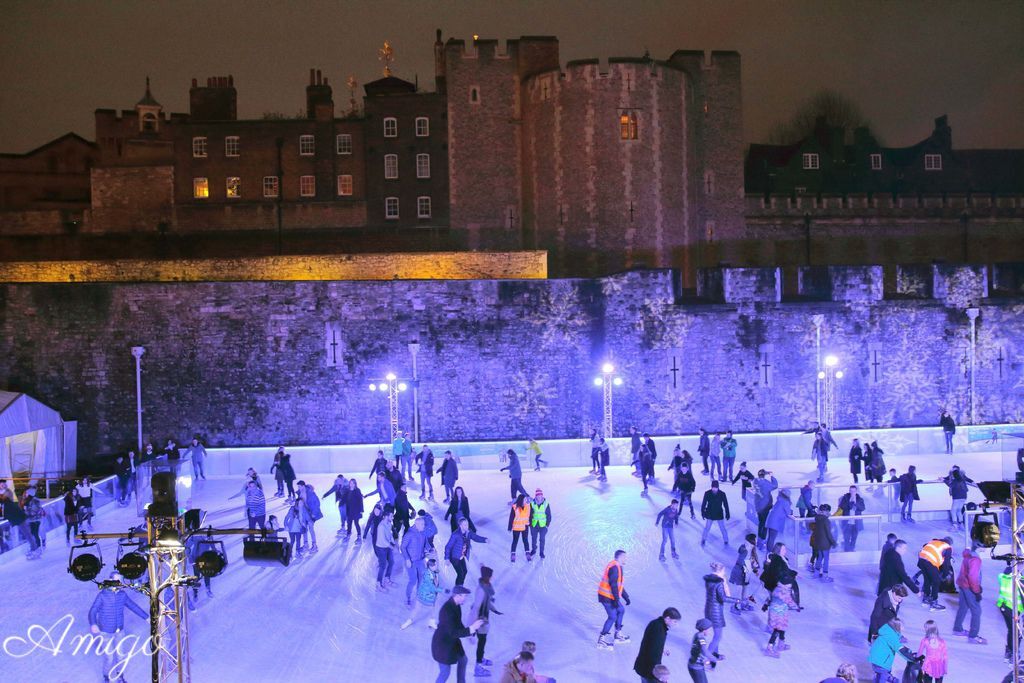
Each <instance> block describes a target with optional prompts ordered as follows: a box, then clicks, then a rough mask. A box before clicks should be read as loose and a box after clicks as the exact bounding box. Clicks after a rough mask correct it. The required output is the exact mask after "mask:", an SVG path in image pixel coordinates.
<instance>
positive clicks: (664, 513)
mask: <svg viewBox="0 0 1024 683" xmlns="http://www.w3.org/2000/svg"><path fill="white" fill-rule="evenodd" d="M678 524H679V501H678V500H675V499H673V500H672V502H671V503H669V504H668V505H667V506H666V507H665V508H663V509H662V510H661V512H659V513H658V516H657V517H655V518H654V526H657V527H661V551H660V552H659V553H658V559H659V560H661V561H662V562H664V561H665V541H671V545H672V559H673V560H678V559H679V555H677V554H676V526H678Z"/></svg>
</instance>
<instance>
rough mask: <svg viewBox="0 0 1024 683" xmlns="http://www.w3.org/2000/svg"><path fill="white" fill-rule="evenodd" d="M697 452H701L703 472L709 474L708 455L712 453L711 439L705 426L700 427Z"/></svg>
mask: <svg viewBox="0 0 1024 683" xmlns="http://www.w3.org/2000/svg"><path fill="white" fill-rule="evenodd" d="M697 453H699V454H700V460H701V465H702V468H701V471H700V473H701V474H704V475H706V474H708V456H709V455H710V454H711V439H709V438H708V432H707V430H706V429H704V428H703V427H701V428H700V439H699V440H698V441H697Z"/></svg>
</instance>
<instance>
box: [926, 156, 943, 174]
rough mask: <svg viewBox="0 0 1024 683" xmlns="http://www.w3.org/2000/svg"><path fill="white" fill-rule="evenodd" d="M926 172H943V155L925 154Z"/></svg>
mask: <svg viewBox="0 0 1024 683" xmlns="http://www.w3.org/2000/svg"><path fill="white" fill-rule="evenodd" d="M924 170H926V171H941V170H942V155H941V154H925V155H924Z"/></svg>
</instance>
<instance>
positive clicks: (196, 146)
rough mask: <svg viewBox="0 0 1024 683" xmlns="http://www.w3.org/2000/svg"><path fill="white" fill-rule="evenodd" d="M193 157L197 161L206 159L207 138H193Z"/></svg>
mask: <svg viewBox="0 0 1024 683" xmlns="http://www.w3.org/2000/svg"><path fill="white" fill-rule="evenodd" d="M192 156H193V157H195V158H196V159H202V158H204V157H206V138H205V137H195V138H192Z"/></svg>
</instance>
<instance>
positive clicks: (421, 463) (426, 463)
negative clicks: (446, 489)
mask: <svg viewBox="0 0 1024 683" xmlns="http://www.w3.org/2000/svg"><path fill="white" fill-rule="evenodd" d="M416 469H417V471H418V472H419V473H420V500H426V499H427V489H430V500H434V452H433V451H432V450H430V448H429V447H428V446H427V444H423V448H421V449H420V452H419V453H417V454H416Z"/></svg>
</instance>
